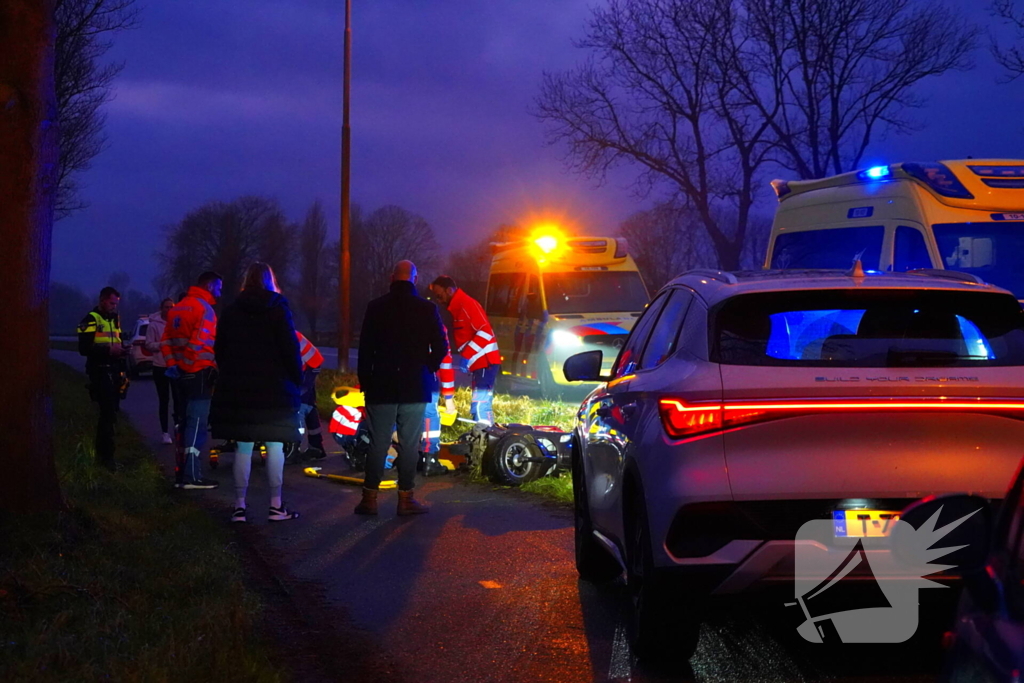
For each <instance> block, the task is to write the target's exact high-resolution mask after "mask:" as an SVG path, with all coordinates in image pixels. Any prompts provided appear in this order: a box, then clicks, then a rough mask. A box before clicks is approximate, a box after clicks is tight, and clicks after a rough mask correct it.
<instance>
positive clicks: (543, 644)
mask: <svg viewBox="0 0 1024 683" xmlns="http://www.w3.org/2000/svg"><path fill="white" fill-rule="evenodd" d="M53 356H54V357H55V358H57V359H58V360H62V361H64V362H67V363H69V364H71V365H72V366H74V367H77V368H79V369H81V367H82V362H81V359H80V357H79V356H77V354H74V353H68V352H53ZM84 397H85V392H84V390H83V399H84ZM123 409H124V411H125V412H126V413H128V415H129V416H130V417H131V420H132V422H133V424H134V425H135V426H136V427H137V428H138V429H139V430H140V432H142V434H143V435H144V436H145V437H146V438H147V439H148V440H149V442H150V444H151V445H152V448H153V450H154V452H156V453H157V454H158V457H159V458H160V460H161V462H162V464H163V465H164V466H165V468H166V471H168V472H172V471H173V450H172V447H170V446H164V445H162V444H160V443H159V437H160V430H159V425H158V421H157V415H156V392H155V389H154V388H153V386H152V383H151V381H150V380H148V379H140V380H138V381H136V382H134V383H133V385H132V388H131V391H130V394H129V397H128V399H127V401H125V403H124V404H123ZM327 445H328V447H329V448H330V449H331V450H334V451H337V447H336V446H335V445H334V444H333V443H332V442H330V440H329V439H328V440H327ZM232 458H233V455H232V454H226V455H224V456H222V459H221V465H220V468H219V469H218V470H216V471H213V472H210V473H209V475H210V476H212V477H213V478H215V479H217V480H218V481H220V483H221V488H220V489H218V490H214V491H181V492H180V494H181V495H183V496H190V497H202V498H204V499H208V500H209V501H211V502H215V504H221V505H220V506H221V507H222V509H223V518H224V521H225V524H227V520H228V517H229V515H230V511H231V507H232V504H233V503H232V501H233V492H234V489H233V484H232V478H231V462H232ZM318 464H321V465H322V466H323V467H324V468H325V471H328V472H331V471H334V472H340V471H341V470H342V465H341V458H340V456H338V455H337V454H336V453H335V454H332V455H331V456H329V457H328V458H327V459H326V460H325V461H323V462H322V463H318ZM417 494H418V497H419V498H421V499H422V500H423V501H424V502H426V503H427V504H428V505H430V506H431V512H430V514H428V515H424V516H420V517H413V518H398V517H396V516H395V505H396V499H397V496H396V494H395V493H394V492H393V491H392V492H385V491H382V492H381V514H380V516H379V517H377V518H365V517H358V516H356V515H353V514H352V508H354V507H355V505H356V503H357V501H358V498H359V489H358V488H355V487H350V486H345V485H340V484H336V483H334V482H329V481H326V480H317V479H312V478H308V477H305V476H302V474H301V472H300V470H299V469H298V468H296V467H287V468H286V469H285V500H286V502H287V503H288V505H289V507H292V508H294V509H296V510H298V511H300V512H301V513H302V517H301V518H300V519H298V520H295V521H293V522H286V523H280V524H278V523H268V522H267V521H266V518H265V514H264V511H265V510H266V508H267V506H268V501H269V499H268V492H267V487H266V479H265V477H264V475H263V470H262V469H261V467H260V466H259V465H254V466H253V469H252V478H251V482H250V487H249V494H248V501H249V519H250V521H249V523H248V524H247V525H246V528H245V529H238V533H239V534H244V536H245V538H246V539H247V540H249V541H252V542H253V543H255V544H256V545H258V546H259V552H260V554H261V555H263V556H267V557H272V558H274V561H275V563H276V566H278V567H280V568H281V571H286V572H287V573H288V574H290V577H289V578H290V579H292V580H294V581H296V582H297V583H298V585H309V586H316V587H317V588H318V591H317V592H318V593H319V594H321V595H322V596H324V598H325V599H326V601H327V602H328V603H329V604H330V606H331V608H332V610H333V613H334V614H335V615H338V616H337V619H338V620H339V621H340V622H344V623H339V624H338V626H339V632H340V633H350V634H352V639H353V640H354V641H355V640H358V641H359V642H361V643H365V648H369V649H372V650H373V655H372V656H373V661H375V662H376V663H377V667H378V668H377V670H376V671H375V673H374V674H373V675H372V679H373V680H390V681H417V682H418V683H430V682H434V681H436V682H439V683H440V682H447V681H501V682H504V681H509V682H512V681H516V682H519V681H566V682H569V681H630V680H632V681H666V680H695V681H706V682H719V681H721V682H725V681H755V680H756V681H818V680H824V681H928V680H932V679H933V678H934V675H935V672H936V671H937V670H938V668H939V666H940V662H941V651H940V650H939V649H938V647H937V646H936V642H937V639H938V636H939V635H940V634H941V631H942V630H943V624H941V623H940V621H944V620H945V618H946V612H944V611H943V610H948V609H949V604H950V599H949V598H948V597H947V598H946V599H945V600H942V601H939V602H940V604H939V609H937V610H934V613H932V612H926V615H925V616H924V617H923V618H922V619H923V625H922V629H920V631H921V632H919V634H918V636H915V639H914V640H912V641H910V642H909V643H906V644H902V645H892V646H852V645H846V646H841V647H839V648H838V649H835V650H828V649H825V648H824V647H823V646H821V645H812V644H810V643H805V642H804V641H802V640H801V639H800V637H799V636H798V635H797V633H796V626H797V625H798V622H799V620H798V619H797V616H798V614H796V613H794V611H793V610H792V608H784V607H783V606H782V603H783V602H784V601H786V600H787V599H791V596H787V595H785V594H782V593H779V594H760V595H756V596H751V597H745V598H742V599H738V600H737V599H733V600H731V601H728V602H724V601H723V602H720V603H716V604H715V605H713V608H712V613H711V615H710V616H709V619H708V621H707V623H706V624H705V626H704V627H703V630H702V633H701V642H700V645H699V647H698V651H697V653H696V655H695V656H694V657H693V659H692V660H691V662H690V663H689V666H685V665H684V666H682V667H681V668H680V670H678V671H673V672H671V673H670V674H669V673H664V672H661V673H654V672H649V671H644V670H640V669H639V668H637V667H635V666H634V665H633V663H632V656H631V653H630V651H629V647H628V644H627V641H626V628H625V624H626V614H627V610H628V600H627V599H626V595H625V592H624V588H623V586H622V585H621V583H613V584H611V585H608V586H602V587H596V586H593V585H590V584H587V583H583V582H580V581H578V580H577V578H576V573H575V569H574V566H573V552H572V545H573V539H572V513H571V510H569V509H567V508H565V507H563V506H558V505H555V504H552V503H547V502H543V501H540V500H539V499H537V498H536V497H533V496H529V495H526V494H521V493H519V492H516V491H506V490H492V489H491V488H489V487H486V486H482V485H478V484H473V483H470V482H468V481H466V479H465V477H462V476H454V477H452V476H448V477H441V478H435V479H430V480H420V482H419V483H418V488H417ZM239 526H241V525H235V528H236V529H237V527H239ZM949 592H951V591H949ZM929 597H930V596H929ZM342 637H344V636H342ZM349 645H350V644H349ZM342 650H344V648H341V647H340V644H339V652H340V651H342ZM361 678H367V677H366V675H365V674H364V675H361ZM370 679H371V678H367V680H370ZM346 680H353V681H354V680H357V679H355V678H347V679H346Z"/></svg>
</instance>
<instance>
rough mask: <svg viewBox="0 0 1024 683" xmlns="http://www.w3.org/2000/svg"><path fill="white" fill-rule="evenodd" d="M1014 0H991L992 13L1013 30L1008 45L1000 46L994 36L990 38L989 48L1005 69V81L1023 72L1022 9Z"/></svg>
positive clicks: (1023, 13)
mask: <svg viewBox="0 0 1024 683" xmlns="http://www.w3.org/2000/svg"><path fill="white" fill-rule="evenodd" d="M1016 5H1017V3H1016V2H1015V0H992V7H991V10H992V15H993V16H994V17H995V18H996V19H998V20H999V21H1001V22H1002V23H1004V24H1007V25H1009V26H1010V28H1011V29H1013V32H1014V38H1015V40H1014V42H1013V43H1012V44H1011V45H1010V46H1009V47H1005V48H1004V47H1000V45H999V43H998V41H996V39H995V37H992V38H991V44H990V49H991V50H992V56H993V57H995V60H996V62H998V64H999V66H1001V67H1003V69H1005V70H1006V74H1005V76H1004V78H1005V80H1006V81H1012V80H1015V79H1016V78H1017V77H1018V76H1021V75H1022V74H1024V10H1018V9H1017V6H1016Z"/></svg>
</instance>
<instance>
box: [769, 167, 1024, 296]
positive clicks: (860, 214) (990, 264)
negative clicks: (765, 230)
mask: <svg viewBox="0 0 1024 683" xmlns="http://www.w3.org/2000/svg"><path fill="white" fill-rule="evenodd" d="M772 187H773V188H774V189H775V193H776V195H778V198H779V209H778V211H777V212H776V214H775V221H774V223H773V224H772V234H771V238H770V240H769V242H768V253H767V256H766V258H765V263H764V265H765V268H782V269H818V268H844V269H845V268H849V267H850V265H851V264H852V263H853V261H855V260H858V259H859V260H860V261H861V263H862V264H863V267H864V268H865V269H867V270H878V271H896V272H901V271H909V270H917V269H948V270H955V271H959V272H963V273H968V274H972V275H976V276H978V277H979V278H980V279H982V280H984V281H985V282H990V283H992V284H995V285H998V286H1000V287H1003V288H1004V289H1008V290H1010V291H1011V292H1014V293H1015V294H1016V295H1017V298H1019V299H1024V160H1013V159H987V160H981V159H967V160H959V161H942V162H931V163H900V164H890V165H888V166H875V167H872V168H869V169H866V170H863V171H852V172H850V173H843V174H840V175H836V176H832V177H830V178H822V179H820V180H799V181H784V180H775V181H773V182H772Z"/></svg>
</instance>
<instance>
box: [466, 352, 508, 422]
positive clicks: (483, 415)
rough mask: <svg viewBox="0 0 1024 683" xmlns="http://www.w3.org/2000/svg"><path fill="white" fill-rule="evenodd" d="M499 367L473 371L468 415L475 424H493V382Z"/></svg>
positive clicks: (490, 366)
mask: <svg viewBox="0 0 1024 683" xmlns="http://www.w3.org/2000/svg"><path fill="white" fill-rule="evenodd" d="M499 372H501V366H500V365H488V366H487V367H486V368H480V369H479V370H474V371H473V398H472V402H471V403H470V409H469V414H470V417H472V418H473V419H474V420H475V421H477V422H486V423H487V424H494V382H495V380H497V379H498V373H499Z"/></svg>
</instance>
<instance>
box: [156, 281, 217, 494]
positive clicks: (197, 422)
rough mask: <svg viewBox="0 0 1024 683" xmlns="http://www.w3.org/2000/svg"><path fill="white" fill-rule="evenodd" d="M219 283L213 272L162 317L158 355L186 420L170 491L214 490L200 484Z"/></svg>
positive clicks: (214, 372) (210, 481)
mask: <svg viewBox="0 0 1024 683" xmlns="http://www.w3.org/2000/svg"><path fill="white" fill-rule="evenodd" d="M223 284H224V283H223V279H222V278H221V276H220V275H218V274H217V273H215V272H213V271H207V272H205V273H203V274H202V275H200V276H199V280H198V281H197V282H196V284H195V285H194V286H192V287H189V290H188V293H187V294H186V295H185V298H184V299H182V300H181V301H179V302H178V303H177V304H175V306H174V308H172V309H171V312H170V313H169V314H168V316H167V325H166V327H165V328H164V336H163V339H162V340H161V341H160V350H161V351H162V352H163V356H164V360H165V361H166V362H167V372H166V376H167V377H168V378H170V379H171V380H172V381H173V382H176V383H177V385H178V388H179V392H180V393H179V395H180V396H181V397H182V398H183V399H184V402H185V409H184V411H183V412H184V415H185V419H184V420H182V424H181V425H180V426H179V428H178V434H177V453H176V456H177V462H176V463H175V464H176V466H175V468H174V475H175V481H174V485H175V486H176V487H178V488H184V489H215V488H217V486H218V485H219V484H218V482H217V481H215V480H213V479H204V478H203V470H202V462H201V460H200V457H199V456H200V452H201V451H202V449H203V446H204V445H205V443H206V423H207V421H208V420H209V416H210V399H211V397H212V396H213V384H214V382H215V381H216V378H217V363H216V361H215V360H214V355H213V342H214V338H215V337H216V335H217V314H216V312H214V310H213V307H214V305H215V304H216V303H217V297H219V296H220V293H221V289H222V288H223Z"/></svg>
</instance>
